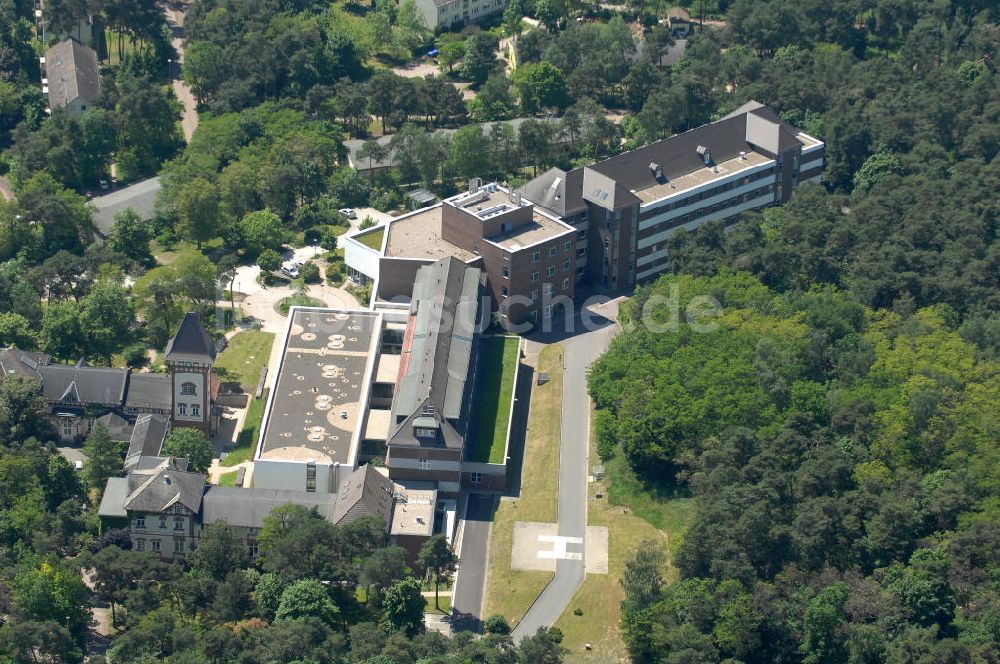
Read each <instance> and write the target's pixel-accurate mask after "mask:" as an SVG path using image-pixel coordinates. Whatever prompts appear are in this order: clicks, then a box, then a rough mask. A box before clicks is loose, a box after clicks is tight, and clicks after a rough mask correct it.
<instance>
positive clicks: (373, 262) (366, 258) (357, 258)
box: [344, 238, 379, 281]
mask: <svg viewBox="0 0 1000 664" xmlns="http://www.w3.org/2000/svg"><path fill="white" fill-rule="evenodd" d="M378 261H379V252H377V251H375V250H374V249H372V248H370V247H366V246H365V245H363V244H361V243H360V242H358V241H357V240H355V239H354V238H347V240H346V241H345V242H344V263H345V264H346V265H347V267H350V268H354V269H355V270H357V271H358V272H360V273H361V274H363V275H365V276H366V277H368V278H369V279H372V280H373V281H374V280H376V279H378Z"/></svg>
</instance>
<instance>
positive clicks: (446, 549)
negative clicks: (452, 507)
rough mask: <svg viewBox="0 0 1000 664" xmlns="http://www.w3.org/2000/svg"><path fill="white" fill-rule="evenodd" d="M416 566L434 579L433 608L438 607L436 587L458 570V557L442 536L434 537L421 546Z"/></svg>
mask: <svg viewBox="0 0 1000 664" xmlns="http://www.w3.org/2000/svg"><path fill="white" fill-rule="evenodd" d="M417 565H418V566H419V567H420V568H421V569H422V570H423V571H424V574H429V575H431V576H433V577H434V606H435V607H438V606H439V604H438V601H439V600H438V586H439V585H440V584H441V580H442V579H445V580H447V579H449V578H450V577H451V575H452V574H454V573H455V570H456V569H458V556H457V555H455V551H454V550H453V549H452V548H451V544H449V543H448V539H447V538H446V537H445V536H444V535H434V536H433V537H431V538H430V539H428V540H427V541H426V542H424V543H423V545H421V547H420V553H419V554H418V555H417Z"/></svg>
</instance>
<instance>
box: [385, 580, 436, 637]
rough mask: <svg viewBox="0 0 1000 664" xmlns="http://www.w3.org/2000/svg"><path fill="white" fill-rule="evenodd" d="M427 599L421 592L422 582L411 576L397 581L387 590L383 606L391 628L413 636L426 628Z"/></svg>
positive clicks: (387, 624) (386, 621) (386, 620)
mask: <svg viewBox="0 0 1000 664" xmlns="http://www.w3.org/2000/svg"><path fill="white" fill-rule="evenodd" d="M426 604H427V601H426V600H425V599H424V597H423V595H421V594H420V584H419V583H418V582H417V580H416V579H413V578H409V579H403V580H402V581H397V582H396V583H394V584H392V585H391V586H389V588H387V589H386V591H385V597H384V599H383V602H382V606H383V607H384V609H385V624H386V626H387V627H388V628H389V629H392V630H400V631H403V632H405V633H406V634H407V635H408V636H413V635H415V634H418V633H419V632H422V631H423V629H424V606H426Z"/></svg>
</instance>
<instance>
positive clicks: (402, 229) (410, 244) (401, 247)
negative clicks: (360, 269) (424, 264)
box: [385, 205, 476, 263]
mask: <svg viewBox="0 0 1000 664" xmlns="http://www.w3.org/2000/svg"><path fill="white" fill-rule="evenodd" d="M386 229H387V232H388V233H389V241H388V242H387V243H386V246H385V255H386V256H394V257H398V258H430V259H433V260H441V259H442V258H447V257H448V256H454V257H455V258H457V259H459V260H461V261H464V262H466V263H467V262H469V261H471V260H472V259H473V258H476V255H475V254H473V253H472V252H471V251H466V250H465V249H462V248H461V247H457V246H455V245H454V244H452V243H451V242H448V241H447V240H445V239H444V238H442V237H441V206H440V205H435V206H434V207H431V208H427V209H426V210H419V211H417V212H414V213H413V214H410V215H406V216H403V217H400V218H399V219H394V220H392V221H390V222H389V223H388V224H387V225H386Z"/></svg>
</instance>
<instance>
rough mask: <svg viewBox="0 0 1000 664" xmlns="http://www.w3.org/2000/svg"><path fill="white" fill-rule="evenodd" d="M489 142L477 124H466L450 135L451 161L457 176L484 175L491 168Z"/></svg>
mask: <svg viewBox="0 0 1000 664" xmlns="http://www.w3.org/2000/svg"><path fill="white" fill-rule="evenodd" d="M490 153H491V149H490V143H489V140H488V139H487V138H486V136H484V135H483V130H482V128H480V126H479V125H466V126H464V127H462V128H461V129H459V130H458V131H456V132H455V134H454V135H453V136H452V137H451V162H452V167H453V168H454V169H455V173H456V174H457V175H458V176H459V177H463V178H472V177H480V178H481V177H484V176H486V175H487V174H488V173H489V172H490V171H492V170H493V168H492V167H493V164H492V161H491V159H490Z"/></svg>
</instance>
